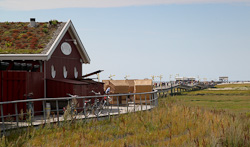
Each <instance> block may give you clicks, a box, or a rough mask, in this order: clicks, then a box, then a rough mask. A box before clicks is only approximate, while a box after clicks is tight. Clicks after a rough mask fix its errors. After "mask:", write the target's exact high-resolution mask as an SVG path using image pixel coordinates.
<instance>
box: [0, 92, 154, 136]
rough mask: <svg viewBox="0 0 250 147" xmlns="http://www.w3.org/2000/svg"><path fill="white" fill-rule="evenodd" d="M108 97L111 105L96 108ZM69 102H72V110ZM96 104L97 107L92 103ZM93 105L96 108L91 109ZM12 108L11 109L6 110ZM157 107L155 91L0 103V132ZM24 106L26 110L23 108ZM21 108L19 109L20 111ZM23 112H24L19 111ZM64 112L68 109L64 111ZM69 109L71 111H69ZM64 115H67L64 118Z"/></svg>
mask: <svg viewBox="0 0 250 147" xmlns="http://www.w3.org/2000/svg"><path fill="white" fill-rule="evenodd" d="M107 97H110V98H111V99H112V101H110V102H109V104H107V105H102V106H103V107H99V106H100V102H104V100H105V99H106V98H107ZM73 101H75V102H76V104H75V105H74V108H73V106H72V104H73ZM89 101H91V102H92V104H91V105H90V106H91V107H90V108H88V109H92V110H93V111H99V113H95V112H92V111H91V112H90V114H88V115H87V111H89V110H87V107H86V103H87V102H89ZM96 102H98V103H96ZM94 104H96V105H94ZM10 105H12V106H10ZM157 105H158V94H157V90H155V91H152V92H145V93H129V94H112V95H95V96H73V97H61V98H39V99H27V100H17V101H7V102H0V111H1V122H0V123H1V124H0V127H1V132H2V133H4V134H5V131H6V130H9V129H16V128H20V127H28V126H31V125H42V124H45V123H47V122H50V123H51V122H52V123H58V125H59V124H60V122H61V121H67V120H72V119H75V120H76V119H83V120H84V119H89V118H100V117H106V116H109V117H110V116H112V115H119V114H124V113H131V112H136V111H143V110H150V109H152V108H154V107H156V106H157ZM23 106H26V107H23ZM8 108H14V109H15V110H11V111H10V112H12V114H11V113H8V112H5V111H7V110H9V109H8ZM21 108H22V109H21ZM23 108H25V110H23ZM65 108H68V109H65ZM72 108H73V109H72ZM66 112H67V113H68V114H69V115H68V116H65V115H66Z"/></svg>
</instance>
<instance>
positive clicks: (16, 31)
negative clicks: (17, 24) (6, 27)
mask: <svg viewBox="0 0 250 147" xmlns="http://www.w3.org/2000/svg"><path fill="white" fill-rule="evenodd" d="M12 32H13V33H19V32H20V31H19V30H17V29H14V30H12Z"/></svg>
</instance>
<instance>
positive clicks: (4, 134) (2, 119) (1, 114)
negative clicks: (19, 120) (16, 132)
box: [0, 104, 5, 135]
mask: <svg viewBox="0 0 250 147" xmlns="http://www.w3.org/2000/svg"><path fill="white" fill-rule="evenodd" d="M0 107H1V118H2V126H3V134H4V135H5V125H4V117H3V105H2V104H1V105H0Z"/></svg>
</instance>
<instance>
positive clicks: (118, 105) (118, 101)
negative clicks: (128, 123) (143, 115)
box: [116, 96, 120, 115]
mask: <svg viewBox="0 0 250 147" xmlns="http://www.w3.org/2000/svg"><path fill="white" fill-rule="evenodd" d="M116 100H117V107H118V114H119V115H120V107H119V101H118V96H116Z"/></svg>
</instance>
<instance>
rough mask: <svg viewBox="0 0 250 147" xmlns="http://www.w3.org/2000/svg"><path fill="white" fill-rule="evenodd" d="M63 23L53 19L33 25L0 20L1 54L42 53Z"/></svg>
mask: <svg viewBox="0 0 250 147" xmlns="http://www.w3.org/2000/svg"><path fill="white" fill-rule="evenodd" d="M63 24H65V23H62V22H58V21H57V20H53V21H50V22H37V23H36V26H35V27H31V26H30V23H29V22H0V54H39V53H42V52H43V50H44V49H45V48H47V47H48V44H49V42H50V41H51V40H52V39H53V38H55V37H56V36H57V35H58V34H57V33H55V32H56V30H57V29H58V28H61V27H60V25H63Z"/></svg>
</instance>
